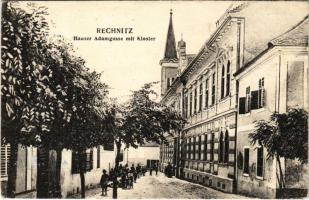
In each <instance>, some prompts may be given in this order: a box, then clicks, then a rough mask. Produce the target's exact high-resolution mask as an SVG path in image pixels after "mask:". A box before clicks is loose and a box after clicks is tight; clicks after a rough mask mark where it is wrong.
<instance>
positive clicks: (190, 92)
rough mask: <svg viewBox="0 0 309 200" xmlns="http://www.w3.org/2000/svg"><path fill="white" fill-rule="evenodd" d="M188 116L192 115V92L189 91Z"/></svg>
mask: <svg viewBox="0 0 309 200" xmlns="http://www.w3.org/2000/svg"><path fill="white" fill-rule="evenodd" d="M189 109H190V110H189V112H190V116H192V92H190V107H189Z"/></svg>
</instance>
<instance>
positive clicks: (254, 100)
mask: <svg viewBox="0 0 309 200" xmlns="http://www.w3.org/2000/svg"><path fill="white" fill-rule="evenodd" d="M258 108H259V91H258V90H256V91H252V92H251V110H255V109H258Z"/></svg>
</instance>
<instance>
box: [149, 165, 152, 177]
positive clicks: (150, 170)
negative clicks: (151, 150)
mask: <svg viewBox="0 0 309 200" xmlns="http://www.w3.org/2000/svg"><path fill="white" fill-rule="evenodd" d="M149 174H150V176H152V166H151V165H150V168H149Z"/></svg>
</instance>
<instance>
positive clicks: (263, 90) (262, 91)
mask: <svg viewBox="0 0 309 200" xmlns="http://www.w3.org/2000/svg"><path fill="white" fill-rule="evenodd" d="M259 92H260V94H259V95H260V102H259V108H263V107H264V106H265V89H264V88H262V89H260V90H259Z"/></svg>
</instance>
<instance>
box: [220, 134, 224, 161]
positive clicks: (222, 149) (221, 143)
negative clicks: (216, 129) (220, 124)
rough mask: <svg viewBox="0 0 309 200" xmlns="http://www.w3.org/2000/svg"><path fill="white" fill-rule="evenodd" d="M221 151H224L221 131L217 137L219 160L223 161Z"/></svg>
mask: <svg viewBox="0 0 309 200" xmlns="http://www.w3.org/2000/svg"><path fill="white" fill-rule="evenodd" d="M223 151H224V142H223V133H222V132H221V133H220V138H219V162H220V163H221V162H223Z"/></svg>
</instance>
